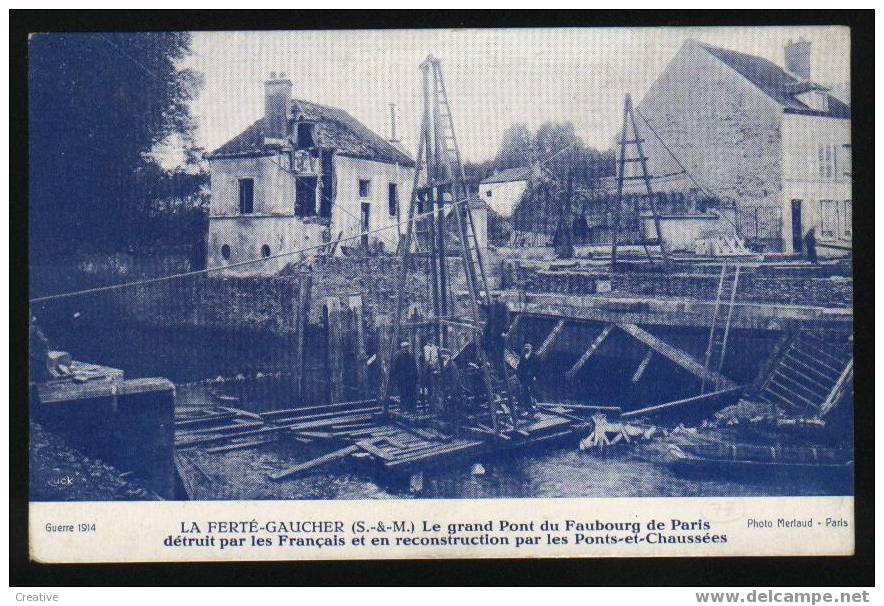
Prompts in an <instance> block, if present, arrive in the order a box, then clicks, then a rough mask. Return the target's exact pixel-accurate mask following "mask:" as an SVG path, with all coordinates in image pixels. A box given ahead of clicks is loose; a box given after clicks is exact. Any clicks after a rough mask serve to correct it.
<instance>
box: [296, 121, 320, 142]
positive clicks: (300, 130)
mask: <svg viewBox="0 0 884 606" xmlns="http://www.w3.org/2000/svg"><path fill="white" fill-rule="evenodd" d="M296 128H297V138H298V149H310V148H312V147H315V146H316V138H315V136H314V135H315V129H316V124H315V123H314V122H306V121H302V122H298V123H297V126H296Z"/></svg>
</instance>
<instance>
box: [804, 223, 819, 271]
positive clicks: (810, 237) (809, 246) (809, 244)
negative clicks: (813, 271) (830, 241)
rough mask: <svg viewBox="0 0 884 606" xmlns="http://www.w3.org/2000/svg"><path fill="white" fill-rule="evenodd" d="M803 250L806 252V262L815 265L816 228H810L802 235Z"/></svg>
mask: <svg viewBox="0 0 884 606" xmlns="http://www.w3.org/2000/svg"><path fill="white" fill-rule="evenodd" d="M804 250H805V251H807V260H808V261H810V262H811V263H813V264H814V265H816V264H817V262H818V259H817V256H816V227H811V228H810V229H808V230H807V233H806V234H804Z"/></svg>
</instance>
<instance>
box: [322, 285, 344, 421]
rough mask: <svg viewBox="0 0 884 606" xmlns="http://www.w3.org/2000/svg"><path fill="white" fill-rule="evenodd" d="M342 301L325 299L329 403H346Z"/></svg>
mask: <svg viewBox="0 0 884 606" xmlns="http://www.w3.org/2000/svg"><path fill="white" fill-rule="evenodd" d="M341 311H342V310H341V300H340V299H338V298H337V297H326V298H325V315H326V335H327V343H328V358H327V360H328V386H329V392H328V397H329V402H331V403H332V404H334V403H335V402H343V401H344V327H343V318H341Z"/></svg>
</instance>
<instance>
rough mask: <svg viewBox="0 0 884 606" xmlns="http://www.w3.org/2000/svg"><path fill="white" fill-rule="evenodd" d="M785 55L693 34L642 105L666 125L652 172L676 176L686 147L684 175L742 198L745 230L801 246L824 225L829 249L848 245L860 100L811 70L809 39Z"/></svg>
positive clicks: (824, 245)
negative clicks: (726, 45) (834, 90)
mask: <svg viewBox="0 0 884 606" xmlns="http://www.w3.org/2000/svg"><path fill="white" fill-rule="evenodd" d="M784 55H785V63H786V65H785V67H781V66H779V65H777V64H776V63H774V62H772V61H769V60H767V59H764V58H762V57H757V56H754V55H750V54H746V53H740V52H736V51H733V50H728V49H723V48H718V47H715V46H711V45H708V44H704V43H702V42H698V41H696V40H689V41H687V42H685V44H684V45H683V46H682V47H681V49H680V50H679V51H678V52H677V53H676V55H675V57H673V59H672V60H671V61H670V63H669V64H668V65H667V67H666V68H665V69H664V70H663V72H662V73H661V74H660V76H659V77H658V78H657V80H656V81H655V82H654V83H653V85H652V86H651V88H650V89H649V90H648V92H647V93H646V94H645V96H644V98H643V99H642V101H641V102H640V103H639V105H638V113H639V114H640V116H641V117H640V118H639V120H646V122H647V125H646V124H643V123H641V122H640V123H639V128H640V129H641V128H646V129H648V126H649V127H650V129H653V131H654V133H656V134H657V135H659V138H658V137H657V136H648V137H647V141H646V142H645V153H646V155H647V156H648V157H649V163H650V172H651V173H652V174H656V175H667V176H670V177H669V178H670V179H672V178H673V177H671V175H677V174H678V173H679V172H680V171H681V167H680V166H678V164H677V163H676V162H674V161H673V159H672V155H674V156H675V157H677V158H678V161H679V162H680V163H681V164H682V165H684V168H685V169H686V170H687V172H688V173H690V175H691V177H693V180H691V179H688V178H687V177H686V176H683V177H682V179H683V184H682V185H683V186H684V187H685V188H686V189H692V188H703V189H706V190H708V192H709V193H711V194H713V195H714V196H716V197H718V198H719V199H721V200H723V201H725V202H733V203H734V204H735V206H736V209H737V212H736V217H737V223H738V226H739V228H740V231H741V233H742V235H743V236H744V237H745V238H746V239H748V240H754V241H757V242H759V243H763V244H764V245H765V248H766V250H776V251H783V252H786V253H801V252H803V248H804V243H803V238H804V236H805V235H806V234H807V233H808V231H809V230H811V229H815V234H816V240H817V243H818V246H819V247H820V249H819V252H820V254H827V253H828V254H843V253H844V252H845V251H847V250H849V249H850V246H851V232H852V229H851V216H852V212H851V210H852V206H851V203H852V193H851V170H852V169H851V139H850V124H851V120H850V107H849V106H848V105H847V104H846V103H844V102H843V101H842V100H841V99H839V98H838V97H836V96H834V95H832V94H831V93H830V92H829V90H828V89H827V87H825V86H823V85H821V84H819V83H817V82H814V81H813V80H812V79H811V77H812V75H813V74H812V72H811V68H812V65H811V60H810V58H811V54H810V43H809V42H807V41H806V40H798V41H796V42H791V41H790V42H789V44H788V45H787V46H786V48H785V53H784ZM648 130H649V129H648ZM666 148H669V149H668V150H667V149H666ZM669 151H671V152H672V154H670V153H669ZM694 181H695V182H694ZM699 193H701V194H702V193H704V192H699Z"/></svg>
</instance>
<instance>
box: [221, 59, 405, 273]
mask: <svg viewBox="0 0 884 606" xmlns="http://www.w3.org/2000/svg"><path fill="white" fill-rule="evenodd" d="M264 88H265V104H264V107H265V111H264V116H263V117H262V118H260V119H259V120H257V121H256V122H255V123H253V124H252V125H251V126H249V127H248V128H246V130H245V131H243V132H242V133H240V134H238V135H237V136H235V137H234V138H233V139H231V140H230V141H228V142H227V143H225V144H224V145H222V146H221V147H219V148H218V149H216V150H215V151H214V152H212V153H211V154H209V155H208V156H207V159H208V161H209V173H210V179H211V185H210V187H211V203H210V211H209V235H208V257H207V265H208V267H209V268H214V269H218V268H221V269H222V270H223V268H224V267H227V266H230V265H233V264H236V263H240V262H243V261H248V260H250V259H260V258H268V260H267V261H264V262H258V263H250V264H247V265H244V266H239V267H231V268H230V269H229V270H228V272H235V273H241V274H273V273H276V272H278V271H280V270H281V269H282V268H283V267H285V266H286V265H287V264H288V263H292V262H297V261H299V260H300V259H299V257H298V256H297V255H295V256H284V257H280V258H270V257H274V256H275V255H279V254H281V253H285V252H288V251H295V250H300V249H305V248H310V247H315V246H316V245H319V244H323V243H328V242H332V241H337V240H338V239H339V238H348V237H353V236H358V235H359V234H360V233H363V232H367V231H373V230H382V231H378V232H376V233H372V234H370V235H367V236H362V237H359V238H355V239H352V240H348V241H346V242H344V243H343V245H345V246H349V247H357V246H362V247H365V248H369V249H371V250H377V249H381V248H382V249H383V250H385V251H388V252H393V251H395V250H396V247H397V245H398V241H399V236H400V232H404V227H401V226H400V227H397V224H398V223H400V221H401V220H402V219H404V218H405V215H406V213H407V211H408V208H407V205H408V203H409V200H410V199H411V188H412V181H413V178H414V160H412V158H410V157H409V155H408V154H407V153H405V151H404V150H403V149H402V147H401V146H400V145H398V143H397V142H396V141H388V140H386V139H384V138H383V137H381V136H380V135H378V134H376V133H374V132H372V131H371V130H370V129H368V128H367V127H366V126H365V125H364V124H362V123H361V122H360V121H358V120H357V119H356V118H354V117H353V116H351V115H350V114H348V113H347V112H345V111H344V110H342V109H338V108H335V107H329V106H325V105H320V104H317V103H312V102H309V101H304V100H300V99H292V82H291V80H289V79H287V78H286V77H285V74H280V75H279V77H276V75H275V74H271V77H270V79H269V80H268V81H267V82H265V85H264ZM384 228H387V229H384ZM340 250H341V246H338V247H337V252H340ZM315 252H316V251H315V250H313V251H311V252H310V253H308V254H313V253H315ZM222 273H224V272H223V271H222Z"/></svg>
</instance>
